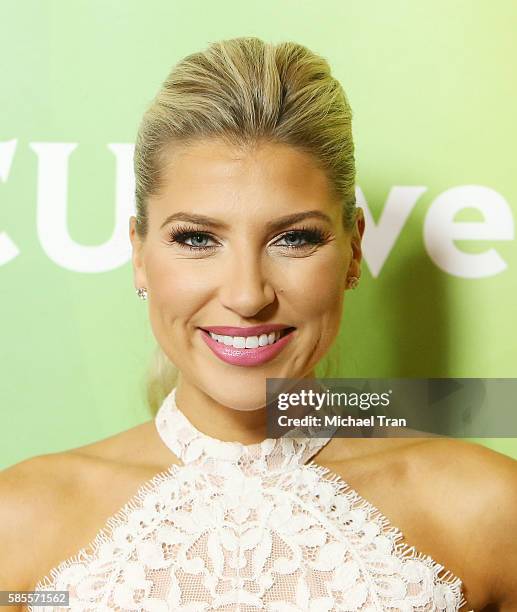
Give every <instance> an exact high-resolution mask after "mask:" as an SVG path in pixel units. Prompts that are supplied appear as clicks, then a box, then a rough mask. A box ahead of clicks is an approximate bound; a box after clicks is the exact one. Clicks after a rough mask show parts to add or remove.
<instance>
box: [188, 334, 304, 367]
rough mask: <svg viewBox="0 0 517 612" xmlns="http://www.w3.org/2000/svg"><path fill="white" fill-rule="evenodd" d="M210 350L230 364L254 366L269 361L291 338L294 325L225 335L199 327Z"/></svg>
mask: <svg viewBox="0 0 517 612" xmlns="http://www.w3.org/2000/svg"><path fill="white" fill-rule="evenodd" d="M199 331H200V333H201V337H202V338H203V340H204V342H205V343H206V344H207V345H208V347H209V348H210V349H211V351H212V352H213V353H214V354H215V355H216V356H217V357H219V359H221V360H222V361H224V362H226V363H230V364H232V365H240V366H254V365H260V364H262V363H265V362H267V361H270V360H271V359H273V358H274V357H276V356H277V355H278V354H279V353H280V351H281V350H282V349H283V348H284V347H285V346H287V344H288V343H289V342H290V341H291V340H292V338H293V333H292V332H293V331H295V328H294V327H290V328H288V329H283V330H281V331H276V332H270V333H269V334H261V335H260V336H247V337H244V336H226V335H224V336H223V335H219V334H213V333H211V332H207V331H205V330H204V329H199Z"/></svg>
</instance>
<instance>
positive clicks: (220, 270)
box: [0, 141, 517, 612]
mask: <svg viewBox="0 0 517 612" xmlns="http://www.w3.org/2000/svg"><path fill="white" fill-rule="evenodd" d="M164 185H165V188H164V190H163V192H162V193H161V194H160V195H159V196H155V197H154V198H152V199H151V201H150V202H149V233H148V235H147V237H146V239H145V240H143V241H142V240H140V239H139V238H138V236H137V234H136V232H135V224H134V222H135V219H134V217H132V218H131V220H130V239H131V242H132V246H133V270H134V284H135V287H147V289H148V294H149V301H148V303H147V304H148V308H149V317H150V322H151V325H152V329H153V333H154V334H155V336H156V339H157V341H158V342H159V344H160V345H161V347H162V349H163V350H164V352H165V353H166V354H167V355H168V357H169V358H170V359H171V360H172V361H173V362H174V363H175V364H176V365H177V367H178V368H179V370H180V372H181V374H180V377H179V380H178V391H177V403H178V405H179V406H180V407H181V410H182V411H183V412H184V413H185V414H186V416H187V418H188V419H189V420H190V421H191V422H192V423H193V424H194V426H195V427H197V428H198V429H200V430H201V431H203V432H204V433H206V434H208V435H210V436H213V437H216V438H219V439H221V440H238V441H241V442H243V443H245V444H250V443H254V442H257V441H260V440H262V439H263V438H264V437H265V414H264V409H263V405H262V404H263V398H264V384H265V382H264V381H265V378H266V377H293V378H295V377H296V378H298V377H300V378H301V377H304V376H310V377H312V376H314V366H315V365H316V364H317V363H318V361H319V360H320V359H321V358H322V357H323V355H325V353H326V352H327V351H328V350H329V348H330V346H331V344H332V342H333V341H334V339H335V337H336V335H337V332H338V330H339V326H340V324H341V317H342V311H343V306H344V299H345V284H346V278H347V275H353V276H360V264H361V239H362V236H363V232H364V218H363V216H362V214H361V213H360V215H359V217H358V218H357V221H356V225H355V227H354V228H353V230H352V231H349V232H346V231H344V230H343V228H342V227H341V223H340V217H339V205H338V203H337V202H336V201H334V200H333V198H332V195H331V191H330V189H329V185H328V182H327V179H326V176H325V174H324V173H323V172H322V171H321V170H320V169H319V168H318V167H317V165H316V164H315V163H314V161H313V160H312V159H311V158H310V156H308V155H307V154H305V153H302V152H300V151H297V150H295V149H292V148H289V147H286V146H285V145H278V144H275V145H273V144H269V145H265V144H263V145H262V146H261V147H259V148H257V149H255V150H253V151H248V152H246V153H243V152H239V151H237V150H235V149H232V148H230V147H228V146H227V145H224V144H223V143H220V142H216V141H210V142H204V143H198V144H197V145H193V146H191V147H189V148H188V149H184V150H175V151H174V152H171V154H170V157H169V164H168V165H167V170H166V175H165V182H164ZM315 209H316V210H319V211H322V212H325V213H326V214H328V215H329V216H330V217H331V223H330V224H329V225H326V224H325V222H322V221H318V220H307V221H306V223H307V224H309V223H310V226H311V227H312V226H317V227H320V228H321V229H323V230H325V232H326V233H327V235H328V237H327V240H326V241H325V243H324V244H323V245H320V246H317V247H311V248H308V249H307V250H303V251H299V252H297V253H294V252H292V251H289V250H288V247H285V246H284V247H283V248H282V247H280V246H278V244H279V243H282V244H284V245H285V244H286V243H285V241H281V240H280V238H281V236H284V235H285V234H286V233H287V232H288V231H293V230H295V229H296V228H297V227H298V228H299V227H301V224H299V223H298V224H295V225H292V226H289V227H286V228H284V229H283V230H282V231H276V232H273V233H271V232H267V231H266V230H265V226H266V223H267V222H268V221H269V220H271V219H276V218H278V217H281V216H283V215H286V214H291V213H293V212H302V211H305V210H315ZM178 211H185V212H196V213H198V214H205V215H209V216H211V217H217V218H218V219H220V220H221V221H224V222H225V223H227V225H228V229H226V230H221V229H214V228H200V231H201V230H203V231H209V232H210V233H211V234H212V235H213V237H214V241H211V240H210V241H207V240H205V241H204V242H202V244H215V245H216V246H215V248H214V250H213V251H210V252H206V253H203V254H199V253H190V251H187V250H182V249H181V247H179V246H178V245H169V244H167V243H166V240H167V235H168V230H169V229H170V226H165V227H163V228H161V227H160V226H161V224H162V223H163V222H164V220H165V219H166V218H167V217H168V216H169V215H171V214H173V213H176V212H178ZM361 212H362V211H361ZM191 243H192V242H191ZM198 244H199V243H198ZM261 322H282V323H285V324H287V325H292V326H295V327H296V328H297V329H296V332H295V334H296V337H295V338H293V341H292V342H291V343H290V344H289V345H288V346H287V347H286V348H285V349H284V351H282V352H281V353H280V354H279V355H278V356H277V357H276V358H275V359H274V360H272V361H271V362H269V363H266V364H263V365H261V366H257V367H250V368H245V367H237V366H233V365H228V364H225V363H223V362H221V361H220V360H219V359H218V358H217V357H216V356H215V355H213V354H212V352H211V351H210V350H209V349H208V347H207V346H206V345H205V344H204V342H203V341H202V339H201V338H200V336H199V334H200V332H199V330H197V329H196V328H197V326H207V325H225V324H226V325H237V326H246V325H254V324H258V323H261ZM243 388H245V389H246V393H242V389H243ZM313 459H314V461H315V462H316V463H318V464H319V465H322V466H325V467H328V468H329V470H331V472H333V473H335V474H338V475H339V476H341V477H342V478H343V479H344V480H346V482H348V483H349V485H350V486H351V487H352V488H353V489H355V490H356V491H357V492H358V493H359V494H360V495H362V496H363V497H364V498H365V499H367V500H368V501H369V502H370V503H371V504H373V506H374V507H376V508H379V509H380V510H381V511H382V513H383V514H384V516H386V517H387V518H388V519H389V521H390V523H391V524H392V525H394V526H396V527H398V528H399V529H400V530H401V531H402V533H403V534H404V542H406V543H408V544H410V545H412V546H415V548H416V549H417V550H418V551H419V552H422V553H424V554H428V555H430V556H431V557H432V558H433V559H434V560H435V561H437V562H438V563H441V564H442V565H443V566H444V567H445V568H446V569H448V570H450V571H451V572H453V573H454V574H455V575H457V576H459V577H461V579H462V581H463V585H464V593H465V597H466V599H467V602H468V603H467V605H466V606H464V607H463V608H462V611H464V610H465V611H467V610H476V612H477V611H478V610H484V611H485V612H487V611H493V610H499V611H503V612H509V611H510V610H515V609H517V586H516V583H515V579H514V576H515V569H516V567H517V544H516V542H515V537H510V536H509V534H515V533H517V516H516V514H517V513H516V512H515V508H516V507H517V468H516V465H517V462H515V461H513V460H511V459H509V458H508V457H506V456H504V455H502V454H500V453H496V452H494V451H491V450H489V449H486V448H484V447H482V446H478V445H474V444H470V443H466V442H462V441H458V440H452V439H443V438H439V439H413V438H392V439H380V438H377V439H376V438H371V439H350V438H348V439H347V438H335V439H332V440H331V441H330V442H329V443H328V444H327V445H326V446H325V447H323V449H321V450H320V451H319V452H318V453H317V455H315V457H314V458H313ZM171 463H179V460H178V459H177V458H176V457H174V455H173V454H172V453H171V451H170V449H169V448H167V447H166V446H165V445H164V444H163V442H162V441H161V439H160V438H159V436H158V435H157V432H156V429H155V426H154V422H153V420H149V421H147V422H146V423H143V424H141V425H138V426H136V427H133V428H131V429H129V430H127V431H124V432H121V433H119V434H117V435H115V436H111V437H109V438H106V439H105V440H101V441H98V442H95V443H93V444H89V445H86V446H83V447H80V448H76V449H72V450H70V451H66V452H61V453H52V454H49V455H44V456H39V457H34V458H31V459H28V460H26V461H23V462H21V463H19V464H17V465H15V466H12V467H11V468H8V469H7V470H4V471H3V472H2V473H0V500H2V503H1V504H0V541H1V542H2V547H3V553H4V554H3V555H2V556H1V557H0V590H1V589H11V590H13V589H18V590H22V589H26V590H30V589H31V588H33V586H34V585H35V583H36V582H37V581H38V580H39V579H40V578H41V577H42V576H44V575H46V574H48V573H49V571H50V569H51V568H53V567H55V566H57V565H58V564H59V563H60V562H61V561H62V560H64V559H67V558H69V557H70V556H72V555H75V554H76V553H77V551H78V550H79V549H80V548H82V547H85V546H87V545H88V544H89V543H90V542H91V541H92V540H93V538H94V537H95V536H96V534H97V533H98V531H99V529H100V528H101V527H102V526H103V525H104V524H105V522H106V520H107V518H108V517H110V516H112V515H113V514H115V513H116V512H117V511H118V510H119V509H120V508H121V507H122V506H123V505H124V504H125V503H126V502H127V500H128V499H130V498H131V497H132V496H133V495H134V494H135V493H136V491H137V489H138V488H139V487H140V486H141V485H142V484H143V483H144V482H146V481H147V480H149V479H151V478H152V477H153V476H154V475H156V474H157V473H158V472H163V471H165V470H166V469H167V468H168V467H169V466H170V465H171ZM100 491H101V492H102V495H99V492H100ZM35 500H36V502H35ZM85 508H87V509H88V510H87V512H85ZM14 609H16V608H14ZM20 609H21V608H20Z"/></svg>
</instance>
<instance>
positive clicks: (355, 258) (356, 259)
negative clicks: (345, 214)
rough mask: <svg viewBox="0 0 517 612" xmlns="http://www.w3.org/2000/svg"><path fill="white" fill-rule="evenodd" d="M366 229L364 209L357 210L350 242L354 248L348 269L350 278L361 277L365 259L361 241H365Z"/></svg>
mask: <svg viewBox="0 0 517 612" xmlns="http://www.w3.org/2000/svg"><path fill="white" fill-rule="evenodd" d="M364 227H365V219H364V214H363V209H362V208H359V207H357V208H356V217H355V226H354V229H353V231H352V238H351V240H350V246H351V247H352V260H351V261H350V266H349V268H348V275H349V276H357V278H360V276H361V260H362V258H363V252H362V248H361V241H362V239H363V234H364Z"/></svg>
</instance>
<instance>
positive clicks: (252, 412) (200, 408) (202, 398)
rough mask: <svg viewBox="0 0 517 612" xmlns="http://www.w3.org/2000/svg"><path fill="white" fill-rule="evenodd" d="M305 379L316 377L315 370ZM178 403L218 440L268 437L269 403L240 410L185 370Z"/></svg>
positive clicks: (251, 440)
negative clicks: (187, 375) (205, 388)
mask: <svg viewBox="0 0 517 612" xmlns="http://www.w3.org/2000/svg"><path fill="white" fill-rule="evenodd" d="M304 378H314V372H311V373H310V374H309V375H307V376H305V377H304ZM239 393H241V394H242V391H241V389H239ZM230 395H231V394H230ZM176 405H177V407H178V408H179V410H181V412H182V413H183V414H184V415H185V417H186V418H187V419H188V420H189V421H190V422H191V423H192V425H193V426H194V427H195V428H196V429H198V430H199V431H201V432H202V433H204V434H205V435H207V436H210V437H212V438H215V439H217V440H221V441H223V442H240V443H241V444H256V443H259V442H262V440H264V439H265V438H267V437H268V435H267V408H266V405H265V403H264V404H263V405H261V406H260V405H259V406H257V407H256V408H253V409H249V406H248V407H246V409H242V410H238V409H236V408H233V407H231V406H228V405H225V404H223V403H221V402H220V401H218V400H217V399H215V398H214V397H212V396H211V395H209V394H207V393H205V392H204V391H203V390H202V389H200V388H199V387H197V386H195V385H193V384H191V383H190V382H189V381H188V380H185V379H184V377H182V376H181V373H180V375H179V377H178V382H177V384H176ZM300 416H303V415H302V414H300Z"/></svg>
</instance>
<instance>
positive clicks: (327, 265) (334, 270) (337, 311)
mask: <svg viewBox="0 0 517 612" xmlns="http://www.w3.org/2000/svg"><path fill="white" fill-rule="evenodd" d="M298 264H299V265H297V266H296V268H297V270H296V271H294V268H295V266H293V273H292V274H286V275H285V277H284V280H283V284H282V287H285V295H289V296H290V298H291V299H290V300H289V301H290V302H294V303H295V305H296V306H297V307H298V309H299V312H300V314H301V315H302V316H304V317H307V318H310V317H314V318H318V319H321V318H322V317H323V319H324V320H325V321H330V320H332V319H334V320H335V319H336V318H337V319H338V321H339V319H340V317H341V310H342V304H343V295H344V289H345V283H344V280H343V279H344V275H345V272H344V270H346V267H343V260H342V259H340V258H339V253H337V252H335V251H330V252H328V253H326V254H325V256H323V255H322V256H321V257H318V256H314V257H312V258H308V259H306V260H302V261H300V262H298Z"/></svg>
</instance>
